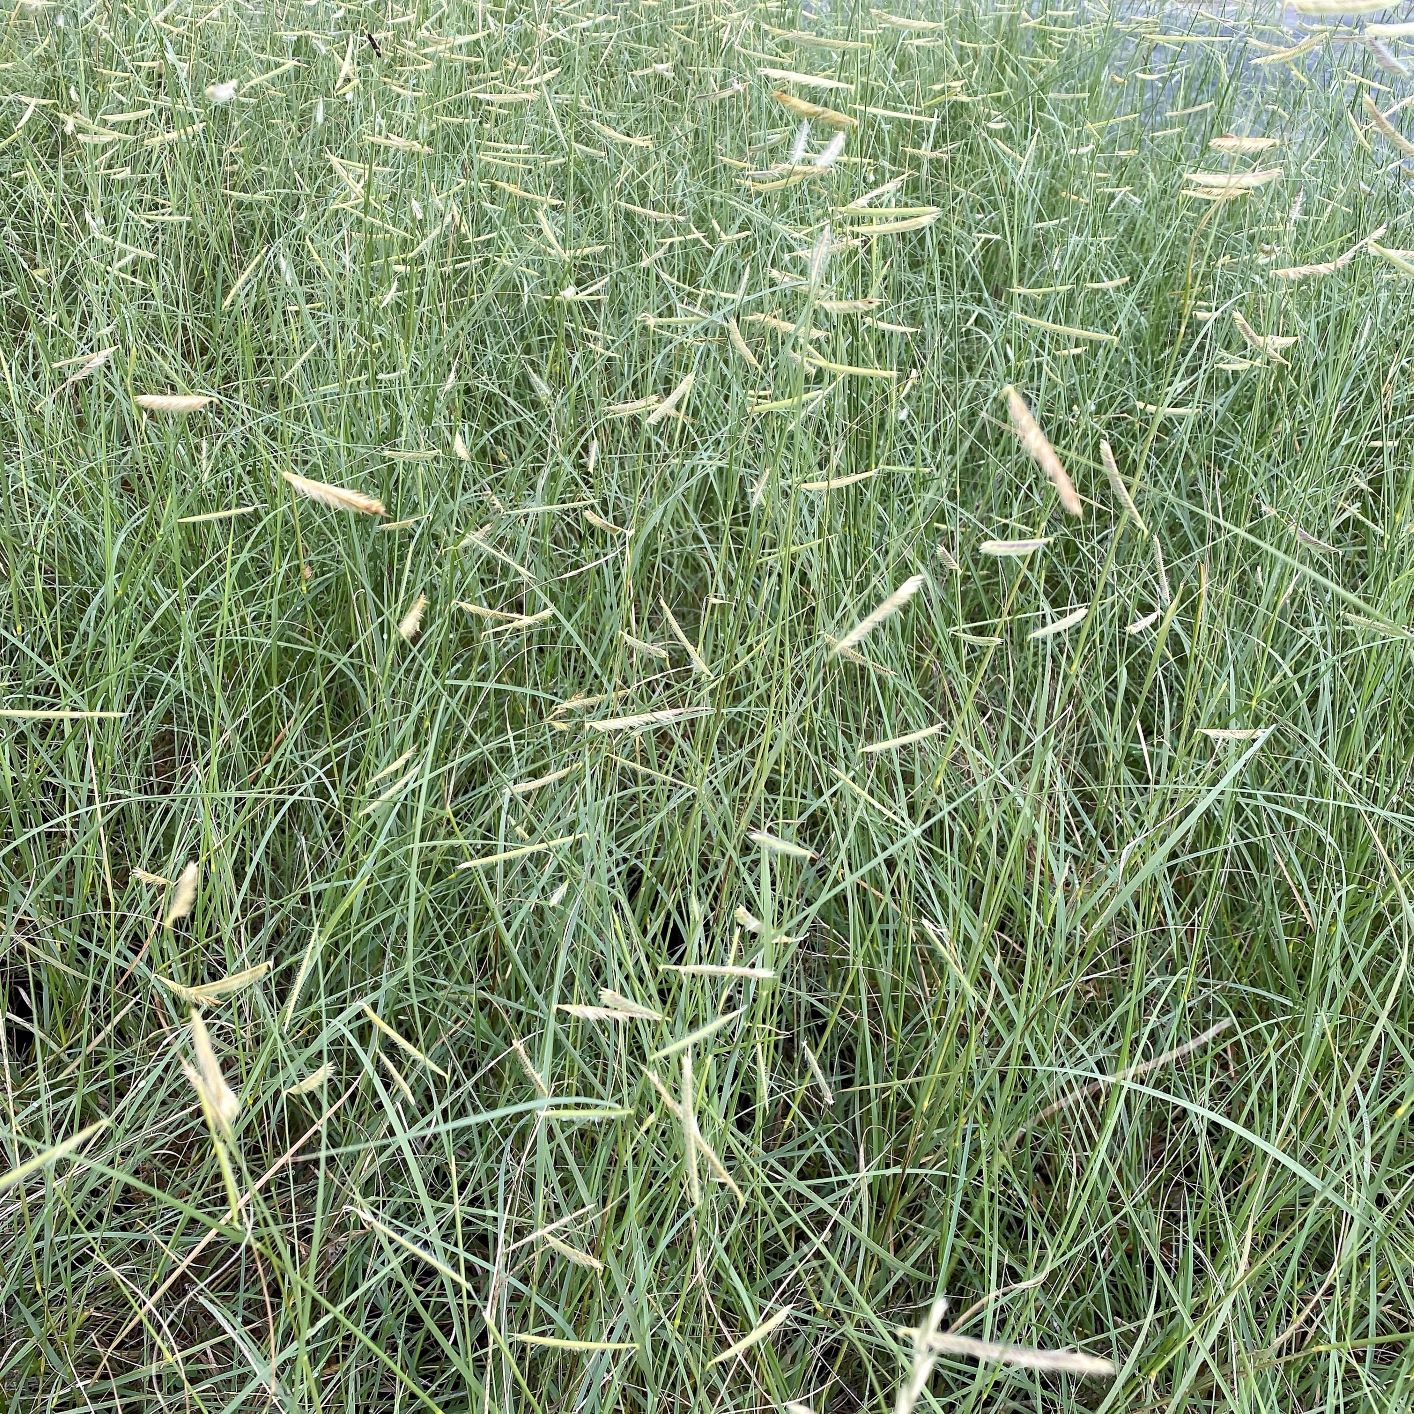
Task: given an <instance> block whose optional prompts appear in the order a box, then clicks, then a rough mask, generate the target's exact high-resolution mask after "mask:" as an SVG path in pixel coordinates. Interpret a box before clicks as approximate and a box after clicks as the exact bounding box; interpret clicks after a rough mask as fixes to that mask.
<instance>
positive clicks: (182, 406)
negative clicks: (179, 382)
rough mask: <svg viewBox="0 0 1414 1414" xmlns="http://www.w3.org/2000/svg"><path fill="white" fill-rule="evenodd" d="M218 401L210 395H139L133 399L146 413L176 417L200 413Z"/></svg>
mask: <svg viewBox="0 0 1414 1414" xmlns="http://www.w3.org/2000/svg"><path fill="white" fill-rule="evenodd" d="M215 401H216V399H215V398H214V397H213V396H212V395H211V394H209V393H139V394H138V395H137V397H135V398H134V399H133V402H135V403H136V404H137V405H138V407H140V408H141V409H142V410H143V411H144V412H161V413H168V414H170V415H171V416H173V417H175V416H178V415H180V414H181V413H185V412H200V411H201V410H202V408H204V407H205V406H206V405H207V404H208V403H214V402H215Z"/></svg>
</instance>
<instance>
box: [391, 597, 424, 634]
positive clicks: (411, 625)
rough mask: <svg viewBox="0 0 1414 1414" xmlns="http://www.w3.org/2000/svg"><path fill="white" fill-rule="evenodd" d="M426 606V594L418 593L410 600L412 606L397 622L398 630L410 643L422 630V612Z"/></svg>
mask: <svg viewBox="0 0 1414 1414" xmlns="http://www.w3.org/2000/svg"><path fill="white" fill-rule="evenodd" d="M426 608H427V596H426V595H425V594H419V595H418V596H417V598H416V599H414V600H413V601H412V607H411V608H410V609H409V610H408V611H407V613H405V614H404V615H403V617H402V621H401V622H400V623H399V624H398V632H399V633H400V634H402V636H403V637H404V638H405V639H406V640H407V641H408V642H409V643H411V642H412V641H413V639H414V638H416V637H417V635H418V634H419V633H421V632H422V613H423V610H424V609H426Z"/></svg>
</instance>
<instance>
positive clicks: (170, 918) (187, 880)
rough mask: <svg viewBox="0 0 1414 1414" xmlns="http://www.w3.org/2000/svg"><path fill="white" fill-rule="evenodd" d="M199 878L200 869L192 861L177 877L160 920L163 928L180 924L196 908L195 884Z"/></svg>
mask: <svg viewBox="0 0 1414 1414" xmlns="http://www.w3.org/2000/svg"><path fill="white" fill-rule="evenodd" d="M200 877H201V868H200V866H199V865H198V864H197V862H196V860H194V859H193V860H191V861H190V863H188V865H187V867H186V868H185V869H183V870H182V872H181V874H180V875H179V876H178V879H177V883H176V887H175V888H174V889H173V890H172V899H171V902H170V903H168V905H167V913H166V916H165V917H164V918H163V919H162V926H163V927H164V928H170V927H171V926H172V924H174V923H180V922H181V920H182V919H183V918H185V917H187V915H188V914H190V913H191V911H192V909H193V908H194V907H195V906H196V884H197V880H198V879H199V878H200Z"/></svg>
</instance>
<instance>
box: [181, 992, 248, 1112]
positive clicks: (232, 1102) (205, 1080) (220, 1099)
mask: <svg viewBox="0 0 1414 1414" xmlns="http://www.w3.org/2000/svg"><path fill="white" fill-rule="evenodd" d="M191 1043H192V1050H193V1051H195V1052H196V1065H195V1067H193V1066H190V1065H188V1064H187V1063H186V1062H185V1061H183V1062H182V1068H183V1069H184V1070H185V1071H186V1073H187V1079H188V1080H190V1081H191V1083H192V1088H193V1089H194V1090H195V1091H196V1093H197V1095H198V1096H199V1098H200V1099H201V1103H202V1107H203V1108H204V1109H205V1110H206V1112H207V1113H208V1114H209V1115H210V1117H211V1120H212V1123H213V1124H215V1125H216V1126H217V1127H218V1128H220V1129H221V1130H223V1131H224V1132H226V1133H227V1134H229V1133H230V1130H231V1126H232V1125H233V1124H234V1123H235V1121H236V1116H237V1115H238V1114H240V1112H241V1102H240V1097H239V1096H238V1095H237V1094H236V1092H235V1091H234V1090H232V1089H231V1087H230V1086H229V1085H228V1084H226V1077H225V1076H224V1075H222V1074H221V1063H220V1061H218V1060H217V1059H216V1051H215V1049H214V1048H213V1047H212V1045H211V1037H210V1036H209V1035H208V1034H207V1031H206V1023H205V1022H204V1021H202V1019H201V1013H200V1012H199V1011H195V1010H194V1011H193V1012H192V1014H191Z"/></svg>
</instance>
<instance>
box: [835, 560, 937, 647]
mask: <svg viewBox="0 0 1414 1414" xmlns="http://www.w3.org/2000/svg"><path fill="white" fill-rule="evenodd" d="M927 583H928V576H927V575H926V574H915V575H912V576H910V577H909V578H908V579H906V580H904V582H903V583H902V584H900V585H899V587H898V588H897V589H895V590H894V592H893V593H892V594H890V595H889V597H888V598H887V599H885V600H884V602H883V603H882V604H880V605H878V607H877V608H875V609H872V610H871V611H870V612H869V613H867V614H866V615H865V616H864V617H863V618H862V619H860V621H859V622H858V623H857V624H855V626H854V627H853V628H852V629H850V631H849V632H848V633H847V634H845V636H844V637H843V638H842V639H840V641H839V642H838V643H836V644H835V645H834V647H833V648H832V649H831V650H830V652H831V654H832V655H836V654H840V653H848V652H849V650H850V649H851V648H853V647H854V646H855V644H857V643H861V642H862V641H863V640H864V639H865V638H866V637H867V636H868V635H869V634H871V633H873V631H874V630H875V629H876V628H878V627H879V625H880V624H881V623H883V622H884V620H885V619H887V618H891V617H892V616H893V615H894V614H896V613H898V611H899V610H900V609H901V608H903V606H904V605H905V604H907V603H908V601H909V600H910V599H912V598H913V596H914V595H915V594H917V593H918V591H919V590H920V589H922V588H923V586H924V585H925V584H927Z"/></svg>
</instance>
